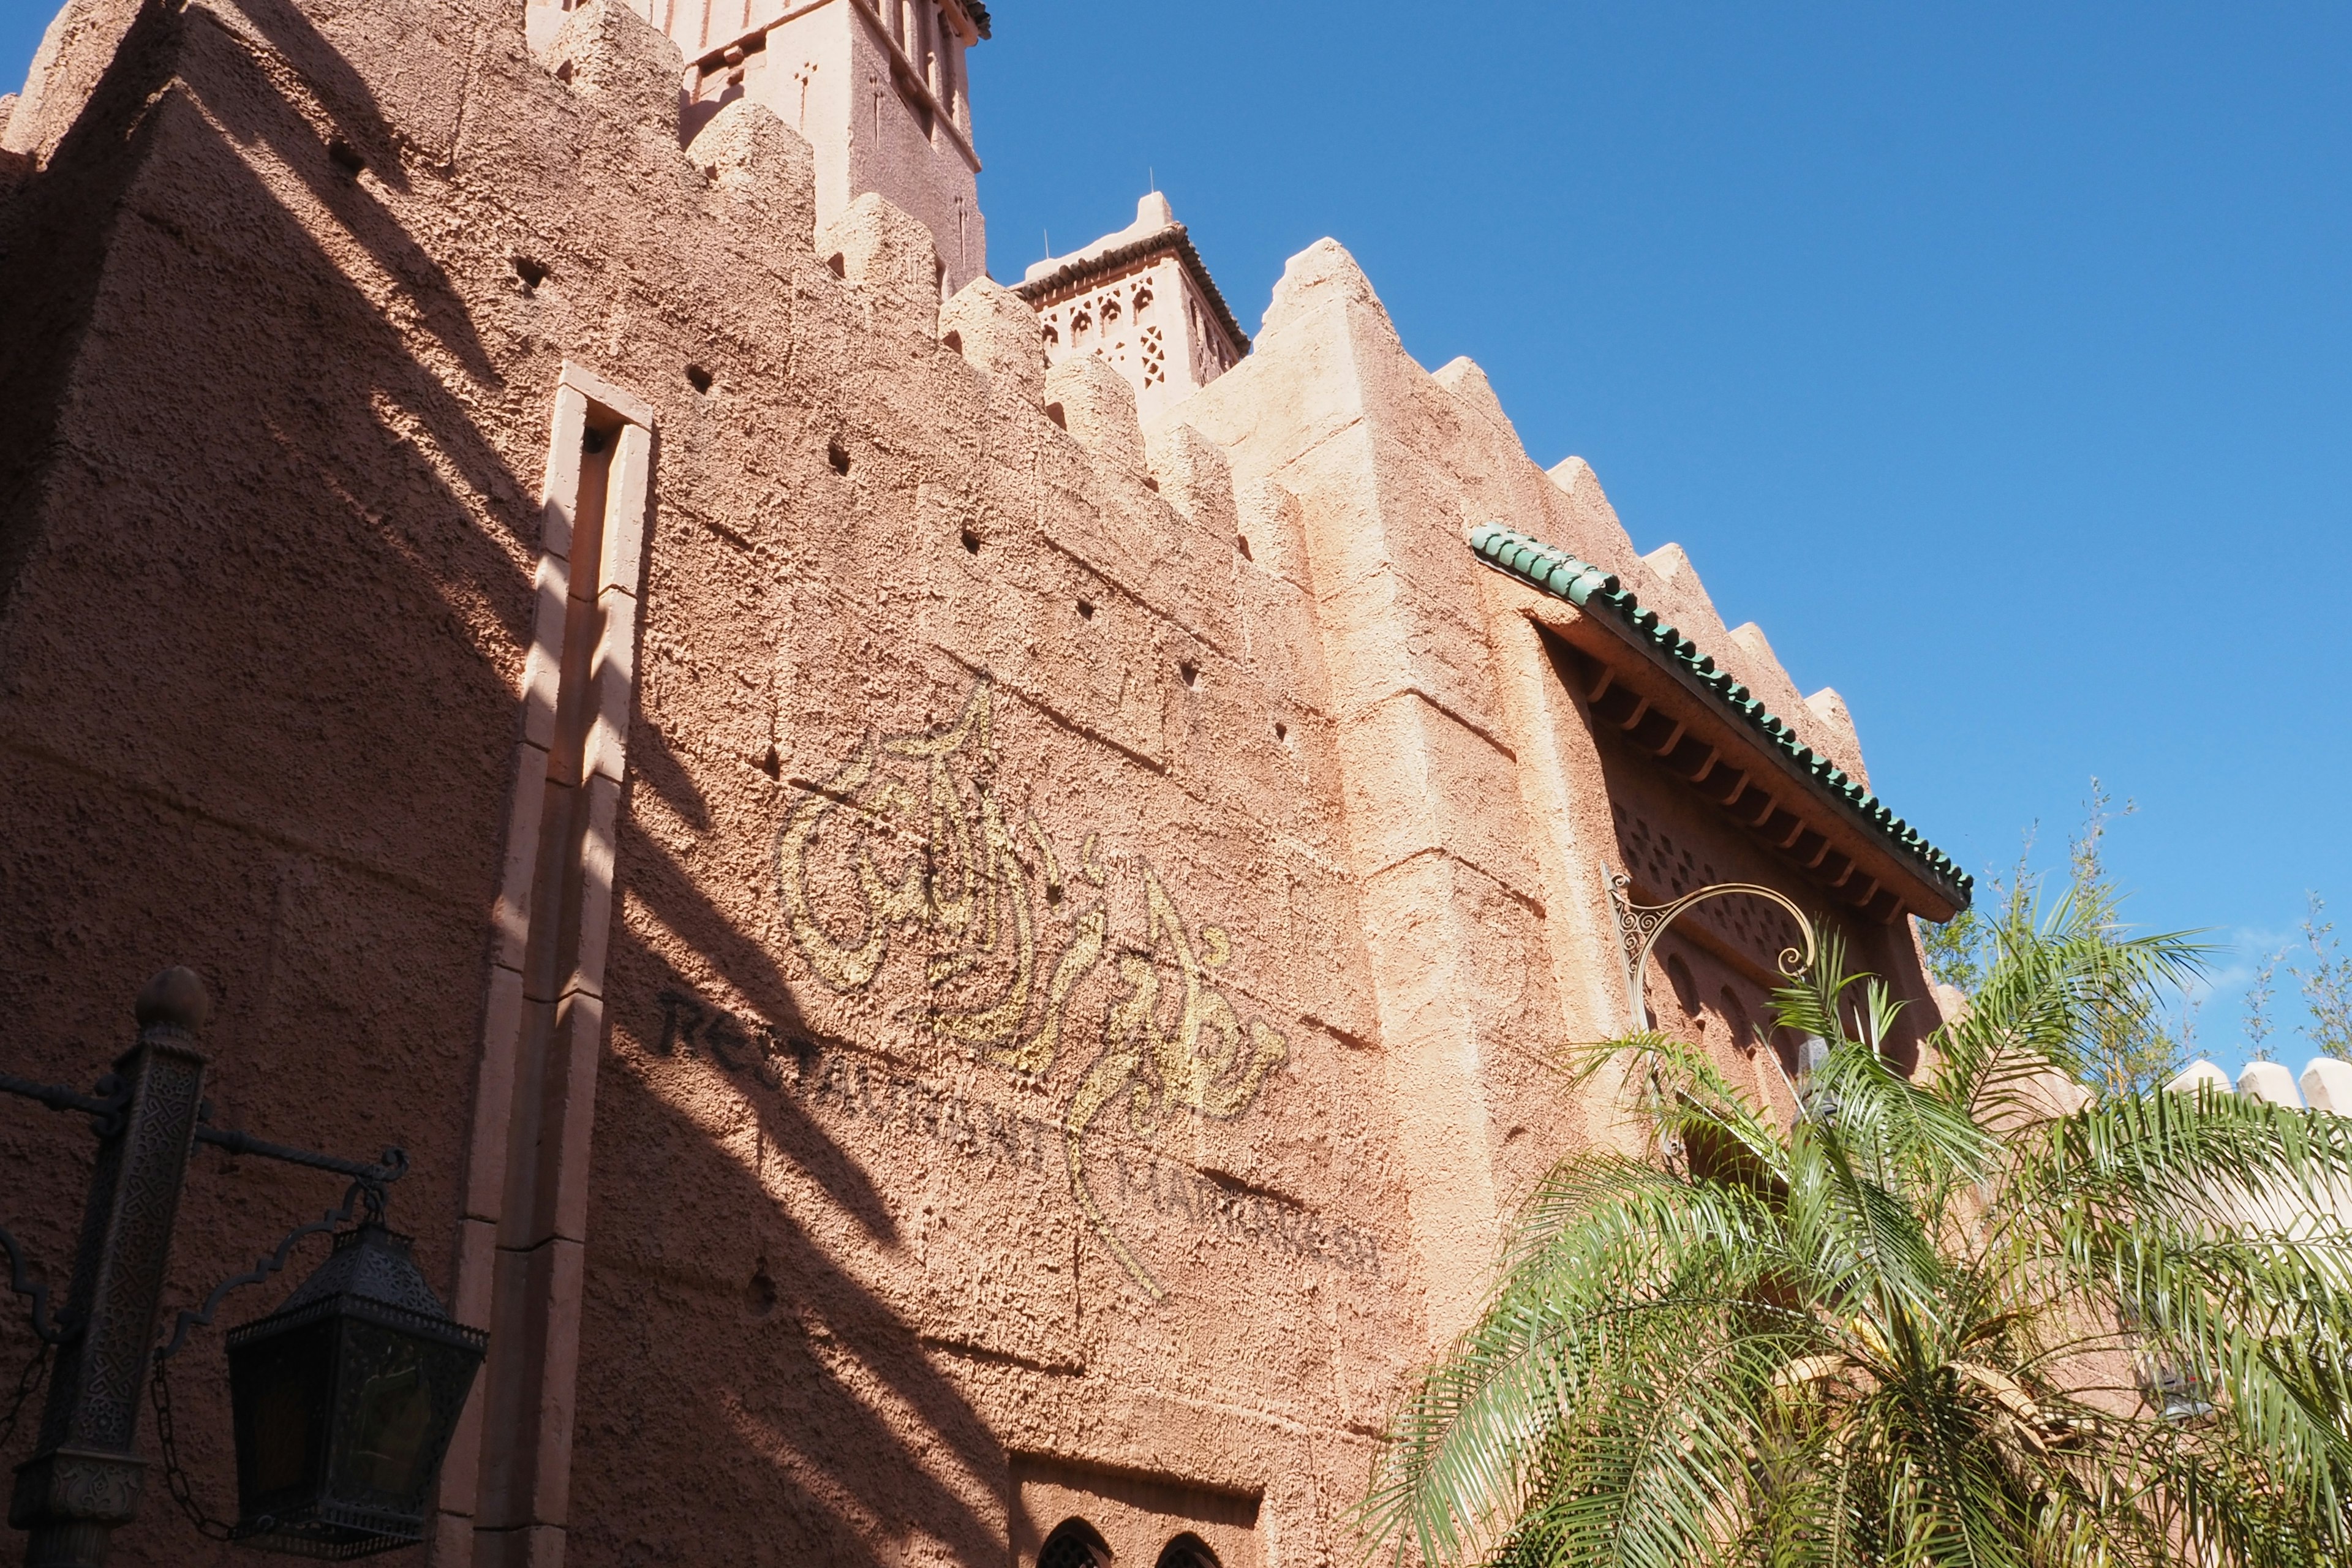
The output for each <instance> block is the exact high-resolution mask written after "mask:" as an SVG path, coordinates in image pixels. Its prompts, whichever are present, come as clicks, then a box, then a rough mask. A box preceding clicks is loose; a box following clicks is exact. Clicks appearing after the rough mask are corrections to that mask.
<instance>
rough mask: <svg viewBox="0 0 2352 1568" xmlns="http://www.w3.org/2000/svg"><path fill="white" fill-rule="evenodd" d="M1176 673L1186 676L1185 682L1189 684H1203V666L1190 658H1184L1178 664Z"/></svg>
mask: <svg viewBox="0 0 2352 1568" xmlns="http://www.w3.org/2000/svg"><path fill="white" fill-rule="evenodd" d="M1176 673H1177V674H1179V675H1181V676H1182V677H1183V678H1184V684H1185V685H1187V686H1198V685H1200V684H1201V667H1200V666H1199V665H1197V664H1194V663H1193V662H1192V660H1191V659H1189V658H1188V659H1184V660H1182V661H1181V662H1180V663H1179V664H1178V665H1177V666H1176Z"/></svg>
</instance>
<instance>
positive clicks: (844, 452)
mask: <svg viewBox="0 0 2352 1568" xmlns="http://www.w3.org/2000/svg"><path fill="white" fill-rule="evenodd" d="M824 460H825V461H826V462H828V463H830V464H832V465H833V471H834V472H835V473H836V474H839V475H840V476H841V477H842V478H844V479H847V478H848V477H849V448H848V447H845V446H843V445H842V444H841V443H840V442H839V441H827V442H826V443H825V444H824Z"/></svg>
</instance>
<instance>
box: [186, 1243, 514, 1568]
mask: <svg viewBox="0 0 2352 1568" xmlns="http://www.w3.org/2000/svg"><path fill="white" fill-rule="evenodd" d="M409 1246H410V1240H409V1238H408V1237H404V1236H395V1235H394V1234H393V1233H392V1232H391V1231H389V1230H387V1229H385V1228H384V1226H383V1224H382V1223H381V1222H380V1221H377V1220H373V1219H371V1220H369V1221H365V1222H362V1224H361V1225H360V1226H359V1227H358V1228H357V1229H355V1230H350V1231H345V1232H343V1233H342V1234H341V1235H339V1236H337V1237H335V1250H334V1255H333V1256H332V1257H331V1258H328V1259H327V1261H326V1262H325V1263H323V1264H321V1265H320V1268H319V1270H318V1272H317V1273H315V1274H313V1275H311V1276H310V1279H306V1280H304V1281H303V1282H302V1283H301V1284H300V1285H299V1287H297V1288H296V1289H295V1291H294V1293H293V1294H292V1295H290V1296H289V1297H287V1298H286V1301H285V1304H284V1305H283V1306H281V1307H279V1308H278V1310H277V1311H275V1312H272V1313H271V1314H270V1315H269V1316H268V1317H266V1318H263V1319H261V1320H260V1321H257V1322H251V1323H247V1324H246V1325H244V1326H243V1327H242V1328H238V1329H235V1330H232V1331H230V1333H229V1336H228V1376H229V1402H230V1405H231V1408H232V1411H233V1413H234V1418H235V1422H236V1481H237V1505H238V1506H237V1513H238V1520H237V1523H236V1529H235V1531H234V1537H235V1539H237V1540H240V1541H244V1542H247V1543H249V1544H251V1545H254V1546H257V1547H260V1548H261V1549H263V1550H264V1551H269V1552H287V1553H290V1554H292V1555H295V1556H300V1557H330V1558H345V1557H365V1556H369V1555H371V1554H373V1553H374V1552H390V1551H394V1550H395V1549H397V1548H399V1547H403V1546H410V1545H414V1544H415V1543H416V1542H419V1541H422V1540H423V1539H424V1538H425V1509H426V1507H427V1504H428V1502H429V1500H430V1498H431V1496H432V1492H433V1483H434V1481H435V1480H436V1479H437V1478H438V1476H439V1475H440V1471H441V1459H442V1455H443V1453H444V1452H445V1451H446V1448H447V1447H448V1445H449V1434H450V1432H451V1430H452V1429H453V1428H454V1427H455V1426H457V1415H458V1412H459V1411H460V1410H462V1409H463V1408H464V1407H465V1404H466V1395H467V1392H468V1391H469V1390H471V1388H472V1387H473V1384H474V1374H475V1373H476V1372H477V1371H478V1369H479V1368H480V1366H481V1363H482V1354H483V1351H484V1349H485V1348H486V1346H487V1343H488V1335H486V1334H485V1333H484V1332H483V1331H481V1330H479V1329H469V1328H467V1327H465V1326H464V1325H463V1324H461V1323H458V1322H457V1321H454V1320H452V1319H451V1318H450V1316H449V1314H448V1313H447V1312H446V1311H445V1310H442V1306H441V1302H440V1301H439V1300H438V1299H437V1298H436V1297H435V1296H434V1294H433V1291H432V1289H431V1287H429V1286H428V1285H426V1284H425V1276H424V1275H423V1273H421V1272H420V1271H419V1270H418V1268H417V1267H416V1264H415V1260H414V1259H413V1258H410V1256H409Z"/></svg>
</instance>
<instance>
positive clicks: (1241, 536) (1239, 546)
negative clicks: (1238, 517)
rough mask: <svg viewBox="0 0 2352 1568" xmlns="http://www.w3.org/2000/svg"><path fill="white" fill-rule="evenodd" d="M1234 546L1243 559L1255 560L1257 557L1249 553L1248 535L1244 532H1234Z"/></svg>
mask: <svg viewBox="0 0 2352 1568" xmlns="http://www.w3.org/2000/svg"><path fill="white" fill-rule="evenodd" d="M1234 549H1235V550H1238V551H1240V552H1242V559H1243V560H1244V561H1255V560H1256V559H1257V557H1256V556H1255V555H1252V554H1251V553H1250V547H1249V535H1248V534H1246V533H1236V534H1234Z"/></svg>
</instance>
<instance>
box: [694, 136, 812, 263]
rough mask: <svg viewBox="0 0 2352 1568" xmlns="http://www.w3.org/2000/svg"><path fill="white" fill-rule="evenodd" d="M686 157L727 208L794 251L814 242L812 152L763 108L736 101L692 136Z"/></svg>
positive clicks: (810, 245)
mask: <svg viewBox="0 0 2352 1568" xmlns="http://www.w3.org/2000/svg"><path fill="white" fill-rule="evenodd" d="M687 156H688V158H690V159H692V160H693V162H694V163H695V166H696V167H698V168H699V169H700V170H701V171H702V174H703V177H704V178H705V179H708V180H709V182H710V183H711V184H712V185H713V186H714V187H715V188H716V189H717V190H718V191H719V194H720V195H722V196H724V197H725V198H726V199H727V200H728V202H729V203H730V204H731V205H732V206H733V207H734V208H736V209H738V210H743V211H749V212H752V213H756V214H758V215H759V216H760V217H761V220H762V221H764V222H766V223H768V224H771V225H772V226H774V227H775V228H776V229H777V231H778V232H780V233H781V234H782V235H783V236H784V237H786V238H787V239H788V240H789V241H790V242H791V243H792V244H793V246H794V247H795V248H808V247H814V244H815V240H816V152H815V149H814V148H812V147H811V146H810V145H809V144H808V142H807V141H806V139H805V138H803V136H802V135H801V134H800V133H799V132H796V131H794V130H793V128H792V127H791V126H789V125H786V124H785V123H784V122H783V121H781V120H779V119H777V118H776V115H775V112H774V111H773V110H771V109H769V108H768V107H767V106H766V105H765V104H761V103H754V102H752V101H751V100H736V101H735V102H733V103H730V104H728V105H727V106H726V107H725V108H723V109H721V110H719V112H718V113H717V114H716V115H714V116H712V117H711V119H710V120H709V121H708V122H706V123H705V124H704V125H703V127H702V129H701V130H699V131H698V132H695V136H694V140H693V141H692V142H690V143H689V144H688V147H687Z"/></svg>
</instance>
